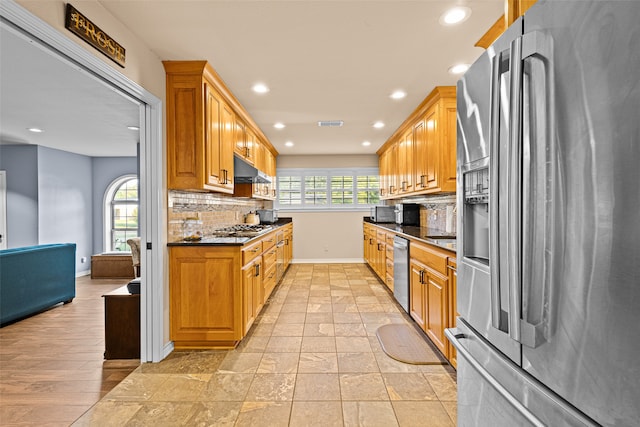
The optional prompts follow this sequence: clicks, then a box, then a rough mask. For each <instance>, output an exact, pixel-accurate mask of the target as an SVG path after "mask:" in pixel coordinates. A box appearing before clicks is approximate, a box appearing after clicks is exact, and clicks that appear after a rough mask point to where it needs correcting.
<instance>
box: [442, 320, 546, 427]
mask: <svg viewBox="0 0 640 427" xmlns="http://www.w3.org/2000/svg"><path fill="white" fill-rule="evenodd" d="M444 334H445V336H446V337H447V338H448V339H449V342H451V345H453V346H454V347H455V349H456V350H457V351H458V357H460V356H462V357H463V358H464V359H465V360H466V361H467V363H469V365H471V367H473V369H475V370H476V372H478V374H480V376H482V378H483V379H484V380H485V381H487V382H488V383H489V384H491V386H492V387H493V388H494V389H495V390H496V391H497V392H498V393H500V395H502V397H504V398H505V399H506V400H507V401H508V402H509V403H510V404H511V405H513V407H515V408H516V409H517V410H518V412H520V413H521V414H522V415H523V416H524V417H525V418H526V419H527V420H529V421H530V422H531V424H533V425H534V426H539V427H544V426H545V424H544V423H543V422H542V421H540V419H538V417H536V416H535V415H534V414H532V413H531V411H529V410H528V409H527V408H526V407H525V406H524V405H523V404H522V403H521V402H520V401H519V400H518V399H516V398H515V397H514V396H513V395H512V394H511V393H510V392H509V390H507V389H506V388H505V387H504V386H503V385H502V384H500V382H499V381H498V380H496V378H494V377H493V375H491V373H490V372H489V371H487V370H486V369H485V368H484V366H482V364H481V363H480V362H478V360H476V359H475V358H474V357H473V355H472V354H471V353H470V352H469V351H468V350H467V349H466V347H465V346H464V345H463V344H462V343H461V342H460V341H461V340H463V339H467V338H469V337H467V336H466V335H465V334H463V333H462V332H461V331H460V330H459V329H458V328H450V329H445V330H444Z"/></svg>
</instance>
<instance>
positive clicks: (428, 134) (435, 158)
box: [420, 104, 444, 190]
mask: <svg viewBox="0 0 640 427" xmlns="http://www.w3.org/2000/svg"><path fill="white" fill-rule="evenodd" d="M438 122H439V120H438V104H435V105H433V107H431V108H430V109H429V110H428V111H427V114H425V117H424V123H425V138H424V157H421V158H420V159H421V163H422V164H423V168H424V181H423V182H424V184H425V186H424V188H425V189H427V190H432V189H437V188H438V184H439V181H438V178H439V176H438V175H439V172H440V170H439V169H440V156H439V154H440V143H441V141H440V140H439V138H438V137H439V136H440V135H439V132H438V127H439V124H440V123H438ZM443 151H444V150H443Z"/></svg>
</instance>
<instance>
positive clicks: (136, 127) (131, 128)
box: [127, 126, 140, 130]
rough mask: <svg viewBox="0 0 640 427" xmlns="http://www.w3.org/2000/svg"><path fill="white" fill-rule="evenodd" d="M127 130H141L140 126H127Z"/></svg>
mask: <svg viewBox="0 0 640 427" xmlns="http://www.w3.org/2000/svg"><path fill="white" fill-rule="evenodd" d="M127 129H129V130H140V128H139V127H138V126H127Z"/></svg>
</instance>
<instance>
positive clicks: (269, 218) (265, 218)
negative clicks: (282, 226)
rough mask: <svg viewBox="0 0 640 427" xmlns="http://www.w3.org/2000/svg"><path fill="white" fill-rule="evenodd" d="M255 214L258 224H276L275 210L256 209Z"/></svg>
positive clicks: (276, 213)
mask: <svg viewBox="0 0 640 427" xmlns="http://www.w3.org/2000/svg"><path fill="white" fill-rule="evenodd" d="M256 212H257V213H258V215H259V216H260V224H273V223H275V222H278V210H277V209H258V210H257V211H256Z"/></svg>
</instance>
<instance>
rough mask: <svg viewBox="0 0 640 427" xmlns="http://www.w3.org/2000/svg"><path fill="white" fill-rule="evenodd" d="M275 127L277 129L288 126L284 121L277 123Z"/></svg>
mask: <svg viewBox="0 0 640 427" xmlns="http://www.w3.org/2000/svg"><path fill="white" fill-rule="evenodd" d="M273 127H274V128H276V129H284V128H285V127H286V126H285V125H284V123H280V122H278V123H275V124H274V125H273Z"/></svg>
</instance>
